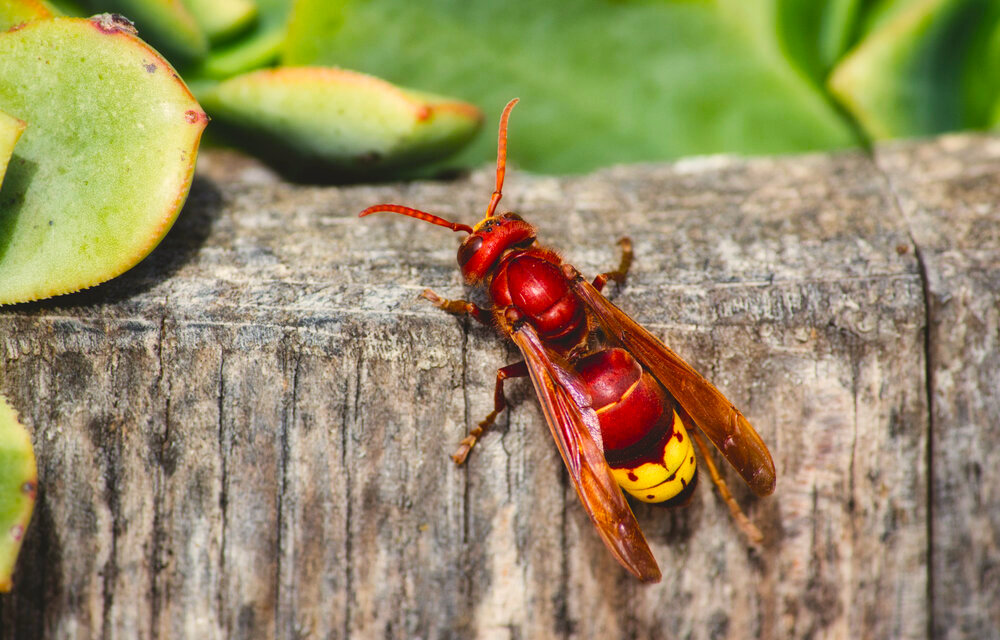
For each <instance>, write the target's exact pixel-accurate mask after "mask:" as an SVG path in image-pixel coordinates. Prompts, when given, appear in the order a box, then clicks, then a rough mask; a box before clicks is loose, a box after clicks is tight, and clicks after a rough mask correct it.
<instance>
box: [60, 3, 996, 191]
mask: <svg viewBox="0 0 1000 640" xmlns="http://www.w3.org/2000/svg"><path fill="white" fill-rule="evenodd" d="M54 4H56V5H58V7H59V9H60V10H63V11H67V12H73V13H81V14H88V13H93V12H95V11H117V12H120V13H122V14H124V15H126V16H127V17H129V18H131V19H133V20H135V21H136V22H137V26H138V28H139V32H140V35H141V36H143V37H145V38H147V39H148V40H150V41H151V43H152V44H153V45H154V46H157V47H158V48H159V49H160V50H161V51H163V52H164V53H166V54H167V55H168V57H170V59H171V60H172V61H174V62H175V64H176V65H177V66H178V68H179V69H180V70H181V71H182V74H183V76H184V77H185V79H187V80H188V81H189V84H191V86H192V87H193V88H194V89H195V93H196V95H200V94H203V93H204V92H206V91H210V90H211V87H212V86H213V84H214V83H216V82H218V81H219V80H224V79H226V78H228V77H232V76H236V75H238V74H240V73H243V72H245V71H248V70H251V69H253V68H256V67H260V66H265V65H279V66H280V65H285V66H303V65H325V66H337V67H343V68H347V69H353V70H357V71H362V72H365V73H369V74H373V75H375V76H378V77H381V78H384V79H386V80H389V81H390V82H393V83H397V84H399V85H402V86H405V87H409V88H413V89H419V90H423V91H428V92H433V93H436V94H442V95H447V96H450V97H453V98H457V99H460V100H464V101H468V102H470V103H473V104H475V105H478V106H479V107H480V108H481V109H482V110H483V111H484V113H485V120H486V122H488V123H490V124H489V126H488V127H487V131H488V132H489V133H488V134H480V135H478V136H477V137H476V138H475V140H474V141H473V142H472V143H471V144H470V145H469V146H468V147H466V148H465V149H464V150H462V151H461V152H460V153H459V154H458V155H457V156H453V157H452V158H451V159H450V160H449V161H448V162H447V163H446V164H447V165H450V166H455V165H460V166H469V165H479V164H482V163H486V162H489V161H491V159H492V158H493V157H494V154H495V137H494V135H493V133H492V132H493V131H494V126H495V122H496V119H497V116H498V115H499V112H500V110H501V108H502V107H503V105H504V104H505V103H506V102H507V100H509V99H510V98H512V97H515V96H517V97H520V98H521V99H522V103H521V105H520V106H519V107H518V109H517V111H516V112H515V115H514V117H513V119H512V123H511V148H510V156H511V159H512V161H513V162H514V163H516V164H517V165H519V166H520V167H522V168H525V169H528V170H532V171H537V172H553V173H567V172H582V171H588V170H591V169H593V168H596V167H600V166H605V165H609V164H617V163H627V162H637V161H661V160H670V159H673V158H678V157H681V156H688V155H694V154H709V153H738V154H770V153H790V152H800V151H812V150H822V149H839V148H845V147H854V146H864V145H867V144H870V143H871V142H872V141H874V140H878V139H884V138H893V137H905V136H923V135H929V134H934V133H938V132H943V131H953V130H960V129H970V128H971V129H987V128H991V127H993V126H995V125H996V123H997V120H998V117H1000V107H998V100H997V98H998V92H997V87H998V84H1000V83H998V73H997V71H998V68H1000V28H998V25H1000V20H998V17H1000V0H714V1H712V0H700V1H699V0H686V1H681V0H675V1H670V0H616V1H611V0H531V1H524V0H517V1H510V2H495V1H482V0H479V1H477V0H420V1H418V2H414V1H413V0H297V1H293V0H225V1H220V0H210V1H209V0H183V2H181V1H180V0H88V1H87V2H85V3H82V4H83V6H81V5H80V4H73V3H68V2H56V3H54ZM213 7H214V9H213ZM227 12H228V13H227ZM181 14H187V16H186V17H185V16H183V15H181ZM184 25H186V26H184ZM211 111H212V110H211V109H209V112H210V114H211ZM288 117H289V118H291V119H294V117H295V114H294V113H291V114H289V115H288ZM209 131H211V128H210V129H209Z"/></svg>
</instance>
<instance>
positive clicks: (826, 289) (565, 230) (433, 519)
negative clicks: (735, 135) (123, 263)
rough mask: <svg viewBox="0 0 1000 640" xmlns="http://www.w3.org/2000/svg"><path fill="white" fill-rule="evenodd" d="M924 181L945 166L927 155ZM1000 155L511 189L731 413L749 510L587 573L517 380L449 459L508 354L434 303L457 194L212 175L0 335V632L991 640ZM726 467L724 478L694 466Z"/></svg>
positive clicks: (591, 554)
mask: <svg viewBox="0 0 1000 640" xmlns="http://www.w3.org/2000/svg"><path fill="white" fill-rule="evenodd" d="M942 159H943V160H942ZM998 163H1000V146H998V143H997V141H995V140H992V139H989V138H983V137H973V138H944V139H939V140H933V141H927V142H922V143H910V144H906V145H899V146H892V147H885V148H880V149H877V150H876V152H875V154H874V156H870V155H866V154H862V153H840V154H832V155H819V154H818V155H807V156H798V157H790V158H772V159H749V160H741V159H732V158H707V159H694V160H687V161H682V162H679V163H676V164H672V165H657V166H630V167H621V168H614V169H609V170H605V171H600V172H597V173H594V174H591V175H587V176H578V177H566V178H555V177H541V176H531V175H526V174H523V173H520V172H517V171H513V172H511V173H510V174H509V175H508V179H507V185H506V191H507V195H506V196H505V199H504V203H503V206H502V207H501V208H505V207H509V208H510V209H513V210H516V211H518V212H519V213H521V214H522V215H523V216H524V217H525V218H526V219H528V220H530V221H532V222H533V223H535V224H536V225H537V226H538V227H539V230H540V237H541V238H542V239H543V240H545V241H546V242H548V243H551V244H553V245H555V246H556V247H558V248H559V249H560V250H561V251H562V253H563V255H564V257H565V258H566V259H567V260H569V261H570V262H572V263H573V264H574V265H576V266H577V267H578V268H579V269H580V270H581V271H583V272H584V273H586V274H594V273H596V272H598V271H601V270H605V269H606V268H608V267H611V266H613V265H614V264H616V263H617V260H618V254H617V251H618V249H617V247H616V245H615V240H616V239H617V238H618V237H620V236H622V235H626V234H627V235H629V236H631V237H632V239H633V240H634V242H635V251H636V262H635V265H634V268H633V271H632V274H631V276H630V280H629V282H628V284H627V285H626V286H625V287H624V288H623V289H621V290H619V291H616V292H615V291H614V290H613V289H612V291H613V296H614V299H615V301H616V303H617V304H618V305H619V306H621V307H622V308H624V309H626V310H627V311H629V312H630V313H631V314H633V316H634V317H635V318H637V319H638V320H639V321H641V322H642V323H643V324H644V325H646V326H647V327H649V328H651V329H652V330H653V331H654V333H656V334H657V335H659V336H660V337H662V338H663V339H664V340H665V341H666V342H667V343H668V344H669V345H671V347H672V348H673V349H674V350H676V351H677V352H678V353H679V354H680V355H681V356H682V357H684V358H686V359H687V360H688V361H689V362H690V363H691V364H693V365H694V366H695V367H696V368H697V369H699V370H700V371H701V372H702V373H703V374H705V375H706V376H707V377H708V378H709V379H711V380H712V381H713V382H714V383H715V384H716V385H717V386H718V387H719V388H720V389H721V390H722V391H723V392H724V393H726V395H727V396H728V397H729V398H730V399H731V400H733V401H734V402H735V403H736V405H737V406H739V407H740V408H741V409H742V411H743V413H744V414H745V415H746V416H747V417H748V418H749V419H750V421H751V422H752V423H753V424H754V426H755V427H756V429H757V430H758V431H759V432H760V434H761V436H762V437H763V439H764V441H765V442H766V443H767V444H768V445H769V447H770V450H771V452H772V454H773V455H774V459H775V463H776V467H777V473H778V484H777V489H776V491H775V493H774V495H773V496H771V497H768V498H763V499H757V498H755V497H753V495H752V493H751V492H750V491H749V489H748V488H747V487H746V486H744V485H743V484H742V483H741V482H740V480H739V478H738V476H737V475H736V473H735V472H733V471H732V470H731V469H728V468H724V469H723V471H724V473H725V475H726V478H727V480H728V481H729V483H730V487H731V488H732V489H733V491H734V494H735V496H736V498H737V500H739V501H740V503H741V504H742V505H743V507H744V509H745V510H746V511H747V514H748V515H749V517H750V518H751V519H752V520H753V521H754V522H755V523H756V524H757V526H759V527H760V528H761V529H762V531H763V533H764V535H765V542H764V544H763V545H762V546H761V547H760V548H759V549H754V548H751V547H748V545H747V544H746V542H745V541H744V539H743V538H742V537H741V534H740V533H739V531H738V530H737V529H736V528H735V527H734V525H733V523H732V522H731V520H730V517H729V514H728V510H727V509H726V507H725V505H724V504H723V503H722V502H721V501H720V500H719V499H718V497H717V495H716V493H715V491H714V488H712V487H711V486H710V483H708V482H707V481H706V480H707V476H706V478H703V482H702V486H701V487H699V489H698V491H697V492H696V495H695V497H694V500H693V501H692V504H691V505H689V506H688V507H687V508H685V509H681V510H676V511H665V510H662V509H659V508H656V507H651V506H646V505H639V506H636V507H635V511H636V515H637V517H638V519H639V522H640V524H641V525H642V527H643V529H644V531H645V533H646V537H647V538H648V540H649V543H650V546H651V548H652V550H653V552H654V554H655V555H656V557H657V559H658V561H659V563H660V567H661V569H662V570H663V573H664V580H663V582H662V583H660V584H658V585H653V586H643V585H640V584H639V583H637V582H636V581H635V580H634V579H632V578H631V577H630V576H629V575H628V574H627V573H626V572H625V571H624V570H622V569H621V568H620V567H619V566H618V564H617V562H615V560H614V559H613V558H612V557H611V556H610V555H609V554H608V553H607V552H606V550H605V549H604V547H603V545H602V543H601V541H600V539H599V537H598V536H597V534H596V532H595V531H594V530H593V527H592V525H591V524H590V521H589V520H588V518H587V516H586V514H585V513H584V511H583V509H582V508H581V507H580V505H579V504H578V503H577V500H576V496H575V493H574V491H573V489H572V487H571V486H569V484H568V483H567V480H566V475H565V472H564V470H563V469H562V468H561V461H560V459H559V455H558V453H557V451H556V448H555V446H554V445H553V443H552V442H551V438H550V436H549V434H548V433H547V429H546V428H545V425H544V422H543V419H542V417H541V414H540V412H539V409H538V406H537V404H536V402H535V401H534V399H533V398H532V396H531V393H530V386H529V384H528V383H527V382H526V381H523V380H522V381H515V382H512V383H510V384H509V385H508V390H509V397H510V399H511V400H512V403H513V408H512V409H511V411H509V412H508V413H505V414H504V415H503V416H502V417H501V419H500V427H499V429H498V430H497V432H494V433H490V434H489V435H487V436H486V437H485V438H484V440H483V441H482V442H481V443H480V444H479V445H477V447H476V448H475V450H474V451H473V453H472V455H471V456H470V459H469V462H468V463H467V465H466V466H464V467H456V466H454V464H453V463H452V462H451V460H450V459H449V457H448V456H449V454H450V453H451V452H452V451H453V449H454V447H455V445H456V444H457V442H458V441H459V440H460V439H461V438H462V437H463V436H464V435H465V433H467V431H468V430H469V429H470V428H471V427H472V426H474V425H475V423H476V421H478V420H479V419H481V418H482V417H483V416H485V414H486V413H487V412H488V411H489V410H490V408H491V407H492V387H493V379H494V376H495V370H496V368H497V367H499V366H502V365H503V364H506V363H508V362H511V361H512V360H513V358H514V351H515V349H514V348H513V346H512V345H509V344H504V343H503V342H502V341H500V340H499V339H498V338H497V337H496V336H495V335H494V334H493V333H492V332H491V331H489V330H488V329H486V328H483V327H481V326H478V325H477V324H476V323H475V322H472V321H469V320H463V319H456V318H454V317H450V316H447V315H445V314H442V313H441V312H439V311H437V310H436V309H434V308H433V307H431V306H430V305H429V304H427V303H426V301H423V300H420V299H418V297H417V296H418V294H419V292H420V291H421V290H422V289H423V288H425V287H430V288H433V289H435V290H436V291H438V292H439V293H441V294H442V295H445V296H448V297H459V296H462V295H463V293H464V289H463V286H462V284H461V281H460V277H459V275H458V271H457V269H456V266H455V262H454V257H455V250H456V249H457V245H458V241H459V237H458V236H456V235H455V234H452V233H450V232H448V231H447V230H443V229H440V228H436V227H431V226H428V225H421V223H419V222H417V221H414V220H409V219H403V218H401V217H393V216H391V215H384V216H376V217H372V218H366V219H364V220H359V219H357V218H356V217H355V216H356V213H357V212H358V211H360V210H361V209H363V208H364V207H366V206H368V205H370V204H374V203H378V202H398V203H403V204H408V205H411V206H417V207H421V208H423V209H425V210H429V211H433V212H435V213H437V214H439V215H442V216H445V217H448V218H451V219H456V220H461V221H463V222H468V223H471V222H474V221H475V219H476V218H477V215H478V213H479V212H481V211H482V208H483V207H484V206H485V204H486V202H487V200H488V197H489V194H490V192H491V191H492V180H493V175H492V171H491V170H490V169H489V168H484V169H482V170H480V171H477V172H474V173H473V174H471V175H469V176H467V177H463V178H459V179H457V180H454V181H447V182H444V181H442V182H433V181H432V182H419V183H410V184H386V185H367V186H356V187H315V186H296V185H290V184H287V183H284V182H281V181H279V180H278V179H277V178H275V177H274V176H273V175H272V174H270V173H269V172H267V171H266V170H264V169H262V168H261V167H260V166H258V165H256V164H254V163H253V162H251V161H248V160H246V159H243V158H241V157H238V156H234V155H231V154H228V153H224V152H209V153H205V154H203V155H202V158H201V159H200V162H199V174H198V179H197V181H196V183H195V185H194V188H193V189H192V194H191V198H190V200H189V202H188V205H187V206H186V209H185V211H184V212H183V214H182V216H181V217H180V219H179V221H178V223H177V225H176V228H175V229H173V230H172V231H171V233H170V234H169V235H168V237H167V239H166V240H165V241H164V243H163V244H162V245H161V246H160V247H159V248H158V249H157V250H156V251H155V252H154V253H153V254H152V255H151V256H150V257H149V258H148V259H147V260H146V261H144V262H143V263H142V264H141V265H139V266H138V267H136V268H135V269H133V270H132V271H130V272H129V273H127V274H125V275H124V276H122V277H120V278H118V279H116V280H114V281H112V282H110V283H108V284H106V285H102V286H101V287H98V288H95V289H93V290H90V291H87V292H83V293H80V294H75V295H72V296H67V297H63V298H59V299H56V300H53V301H49V302H45V303H38V304H31V305H20V306H15V307H8V308H4V309H0V355H2V357H3V361H2V364H0V392H2V393H4V394H6V395H7V396H8V397H9V398H10V399H11V401H12V403H13V404H14V405H15V406H16V407H17V408H18V410H19V411H20V412H21V414H22V417H23V419H24V422H25V423H26V424H27V425H28V426H29V428H30V429H31V430H32V431H33V438H34V443H35V447H36V452H37V456H38V465H39V473H40V484H41V489H40V500H39V508H38V511H37V513H36V517H35V520H34V521H33V523H32V526H31V528H30V529H29V532H28V536H27V539H26V543H25V549H24V552H23V557H22V559H21V562H20V566H19V570H18V572H17V574H16V586H15V590H14V592H13V593H12V594H10V595H8V596H3V597H2V598H0V638H2V639H5V640H7V639H12V638H18V639H21V638H150V639H152V638H181V637H191V638H314V637H315V638H345V639H346V638H369V637H387V638H472V637H477V638H611V637H614V638H643V639H646V638H694V639H701V638H712V639H717V638H733V639H737V638H748V637H756V638H844V637H849V636H857V637H862V638H924V637H928V636H929V635H931V634H933V635H934V636H935V637H955V638H958V637H976V638H984V637H998V635H997V629H998V628H1000V605H998V604H997V599H996V597H995V594H996V593H997V592H998V591H1000V587H998V580H1000V571H998V567H1000V551H998V549H1000V520H998V515H997V514H998V513H1000V492H997V491H996V489H995V487H997V486H1000V477H998V475H997V474H998V472H997V469H1000V464H997V453H996V452H997V451H998V450H1000V449H998V448H997V440H998V438H1000V432H998V430H997V429H998V425H1000V400H998V399H997V394H996V392H995V390H996V389H997V388H998V386H1000V385H998V382H1000V380H998V379H997V376H998V374H997V372H998V371H1000V366H998V365H1000V362H998V360H1000V355H998V352H1000V349H998V345H997V341H998V329H997V327H998V321H997V320H998V318H997V313H998V312H997V308H998V307H997V293H998V291H1000V234H998V232H997V229H1000V225H998V222H1000V213H998V212H997V208H996V205H995V203H996V202H997V197H996V196H997V195H998V192H1000V181H998V180H997V178H996V175H997V171H996V169H997V165H998ZM717 461H718V459H717Z"/></svg>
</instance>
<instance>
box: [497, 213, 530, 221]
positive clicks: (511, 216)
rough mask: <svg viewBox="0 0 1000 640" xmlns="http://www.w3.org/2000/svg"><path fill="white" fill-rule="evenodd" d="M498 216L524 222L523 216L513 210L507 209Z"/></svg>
mask: <svg viewBox="0 0 1000 640" xmlns="http://www.w3.org/2000/svg"><path fill="white" fill-rule="evenodd" d="M500 217H501V218H503V219H504V220H520V221H521V222H524V218H522V217H521V216H519V215H517V214H516V213H514V212H513V211H508V212H507V213H505V214H503V215H502V216H500Z"/></svg>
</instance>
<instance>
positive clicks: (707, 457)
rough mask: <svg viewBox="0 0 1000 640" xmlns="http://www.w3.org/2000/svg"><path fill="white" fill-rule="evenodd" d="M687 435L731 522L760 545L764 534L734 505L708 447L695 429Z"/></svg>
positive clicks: (751, 540)
mask: <svg viewBox="0 0 1000 640" xmlns="http://www.w3.org/2000/svg"><path fill="white" fill-rule="evenodd" d="M688 434H689V435H690V436H691V439H692V440H694V443H695V444H696V445H698V450H699V451H700V452H701V459H702V460H704V461H705V467H707V468H708V473H709V475H711V476H712V482H714V483H715V486H716V487H718V488H719V495H720V496H722V500H723V501H724V502H725V503H726V505H727V506H728V507H729V513H731V514H732V516H733V520H735V521H736V526H737V527H739V529H740V531H742V532H743V533H744V534H745V535H746V537H747V538H749V539H750V542H751V543H752V544H760V542H761V541H762V540H763V539H764V534H762V533H761V532H760V529H758V528H757V527H756V526H755V525H754V523H752V522H750V519H749V518H747V517H746V514H744V513H743V510H742V509H740V505H739V504H737V503H736V500H735V499H734V498H733V494H731V493H729V487H727V486H726V481H725V480H723V479H722V476H720V475H719V470H718V469H716V468H715V463H714V462H712V452H711V451H709V449H708V445H707V444H705V441H704V440H702V438H701V434H699V433H698V432H697V431H696V430H695V429H688Z"/></svg>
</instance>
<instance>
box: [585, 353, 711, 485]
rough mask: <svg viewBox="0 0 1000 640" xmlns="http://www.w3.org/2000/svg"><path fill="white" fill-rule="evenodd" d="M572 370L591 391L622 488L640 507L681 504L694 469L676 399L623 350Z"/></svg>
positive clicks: (694, 477)
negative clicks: (635, 499)
mask: <svg viewBox="0 0 1000 640" xmlns="http://www.w3.org/2000/svg"><path fill="white" fill-rule="evenodd" d="M576 368H577V371H578V372H579V373H580V376H581V377H582V378H583V380H584V382H586V383H587V385H588V387H589V388H590V392H591V396H592V397H593V406H594V408H595V409H596V410H597V416H598V418H599V420H600V423H601V437H602V438H603V440H604V456H605V458H606V459H607V461H608V465H609V466H610V467H611V469H612V472H613V473H614V476H615V479H616V480H617V481H618V484H620V485H621V487H622V489H624V490H625V491H627V492H628V493H630V494H632V495H633V496H634V497H636V498H637V499H639V500H641V501H643V502H651V503H661V504H665V505H673V504H679V503H683V502H686V501H687V499H688V497H689V496H690V495H691V492H692V491H693V490H694V486H695V483H696V481H697V467H696V463H695V457H694V446H693V443H692V442H691V438H690V437H689V435H688V431H687V427H686V425H685V424H684V422H683V420H682V419H681V417H680V415H679V414H678V412H677V410H676V407H675V404H676V402H675V400H674V399H673V398H672V397H671V396H670V394H669V393H668V392H667V391H666V390H665V389H664V388H663V386H662V385H661V384H660V383H659V382H658V381H657V380H656V378H654V377H653V376H652V375H651V374H650V373H649V372H648V371H646V370H645V369H643V368H642V366H641V365H640V364H639V363H638V362H637V361H636V360H635V358H633V357H632V355H631V354H630V353H628V352H627V351H625V350H624V349H605V350H602V351H598V352H596V353H592V354H590V355H588V356H586V357H584V358H581V359H580V360H579V361H577V363H576Z"/></svg>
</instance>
